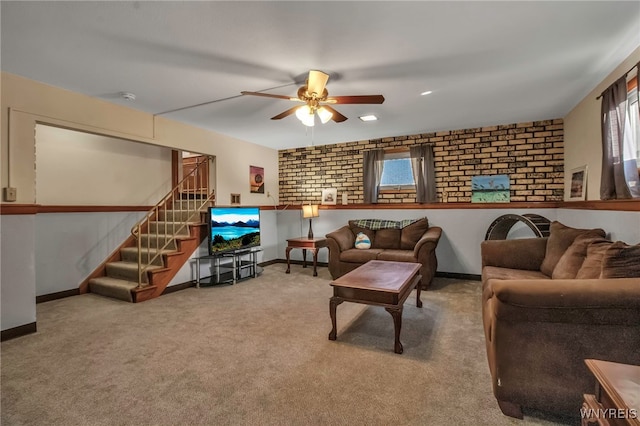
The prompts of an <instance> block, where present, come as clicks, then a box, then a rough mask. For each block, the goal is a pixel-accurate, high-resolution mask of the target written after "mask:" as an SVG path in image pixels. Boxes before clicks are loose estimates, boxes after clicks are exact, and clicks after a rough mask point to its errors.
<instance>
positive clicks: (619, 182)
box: [600, 75, 631, 200]
mask: <svg viewBox="0 0 640 426" xmlns="http://www.w3.org/2000/svg"><path fill="white" fill-rule="evenodd" d="M626 113H627V78H626V75H625V76H623V77H620V78H619V79H618V80H617V81H616V82H615V83H613V84H612V85H611V86H609V88H607V90H605V91H604V92H602V180H601V181H600V198H601V199H602V200H612V199H617V198H631V193H630V192H629V187H628V186H627V181H626V178H625V174H624V159H623V152H624V151H623V149H624V146H623V144H624V125H625V117H626Z"/></svg>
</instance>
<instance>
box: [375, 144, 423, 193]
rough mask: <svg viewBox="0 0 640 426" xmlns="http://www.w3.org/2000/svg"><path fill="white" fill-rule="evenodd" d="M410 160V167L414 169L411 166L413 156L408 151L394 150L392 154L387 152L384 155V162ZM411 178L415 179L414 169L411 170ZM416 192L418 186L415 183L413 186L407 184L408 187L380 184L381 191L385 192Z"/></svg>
mask: <svg viewBox="0 0 640 426" xmlns="http://www.w3.org/2000/svg"><path fill="white" fill-rule="evenodd" d="M405 158H406V159H408V160H409V167H411V168H412V167H413V166H412V165H411V154H410V153H409V150H408V149H406V150H404V149H402V150H393V151H390V152H385V154H384V162H386V161H387V160H398V159H405ZM383 173H384V168H383ZM411 177H412V179H413V168H412V169H411ZM411 189H412V190H415V189H416V184H415V182H414V183H413V184H407V185H382V184H380V191H385V192H390V191H402V190H411Z"/></svg>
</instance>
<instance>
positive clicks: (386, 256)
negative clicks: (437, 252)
mask: <svg viewBox="0 0 640 426" xmlns="http://www.w3.org/2000/svg"><path fill="white" fill-rule="evenodd" d="M378 260H389V261H393V262H418V259H416V258H415V256H414V255H413V250H394V249H387V250H384V251H382V252H381V253H380V254H378Z"/></svg>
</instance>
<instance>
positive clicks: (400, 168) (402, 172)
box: [380, 150, 416, 190]
mask: <svg viewBox="0 0 640 426" xmlns="http://www.w3.org/2000/svg"><path fill="white" fill-rule="evenodd" d="M415 185H416V182H415V180H414V178H413V170H412V168H411V157H410V155H409V151H405V150H403V151H400V152H388V153H385V154H384V167H383V168H382V177H381V179H380V189H381V190H394V189H414V188H415Z"/></svg>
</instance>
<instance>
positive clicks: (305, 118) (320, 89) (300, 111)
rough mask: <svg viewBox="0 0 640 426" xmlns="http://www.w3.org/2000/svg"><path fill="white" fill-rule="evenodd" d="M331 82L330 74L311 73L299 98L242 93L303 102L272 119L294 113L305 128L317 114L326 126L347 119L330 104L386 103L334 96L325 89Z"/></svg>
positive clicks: (378, 99) (370, 98)
mask: <svg viewBox="0 0 640 426" xmlns="http://www.w3.org/2000/svg"><path fill="white" fill-rule="evenodd" d="M328 80H329V74H326V73H324V72H322V71H316V70H311V71H309V78H308V79H307V84H306V85H305V86H302V87H300V88H299V89H298V97H297V98H293V97H290V96H284V95H272V94H269V93H261V92H246V91H244V92H241V93H242V94H243V95H252V96H263V97H265V98H276V99H284V100H288V101H294V102H302V103H304V105H302V106H300V105H298V106H294V107H293V108H289V109H288V110H286V111H284V112H281V113H280V114H278V115H276V116H274V117H271V119H272V120H280V119H281V118H284V117H287V116H289V115H291V114H293V113H295V114H296V117H298V119H299V120H300V121H302V123H303V124H304V125H305V126H309V127H311V126H313V125H314V124H315V114H316V113H317V114H318V117H319V118H320V121H321V122H322V123H323V124H324V123H326V122H328V121H329V120H333V121H335V122H336V123H342V122H343V121H345V120H347V117H345V116H344V115H342V114H340V113H339V112H338V111H336V110H335V109H334V108H333V107H331V106H329V104H381V103H383V102H384V96H382V95H359V96H332V97H329V92H327V88H326V87H325V86H326V84H327V81H328Z"/></svg>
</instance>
